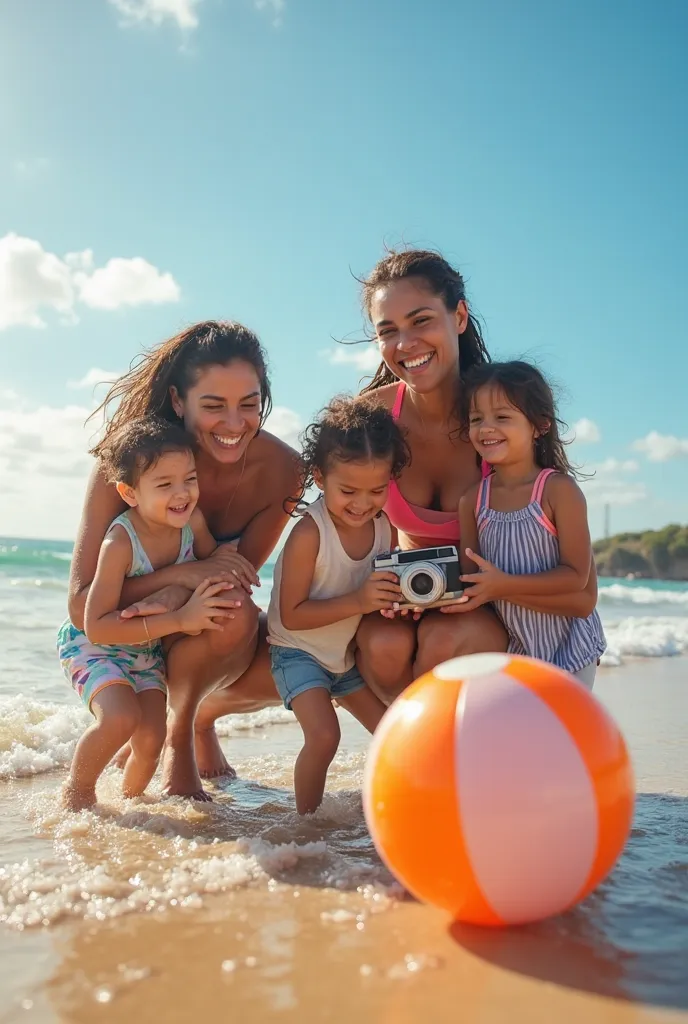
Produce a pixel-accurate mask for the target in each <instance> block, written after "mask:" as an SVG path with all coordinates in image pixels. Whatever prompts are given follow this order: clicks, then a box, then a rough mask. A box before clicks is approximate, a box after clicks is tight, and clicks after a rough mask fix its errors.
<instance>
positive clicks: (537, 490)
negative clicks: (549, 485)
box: [530, 469, 556, 505]
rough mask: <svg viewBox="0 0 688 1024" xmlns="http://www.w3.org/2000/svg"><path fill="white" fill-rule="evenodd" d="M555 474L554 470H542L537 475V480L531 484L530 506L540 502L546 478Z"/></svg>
mask: <svg viewBox="0 0 688 1024" xmlns="http://www.w3.org/2000/svg"><path fill="white" fill-rule="evenodd" d="M552 473H556V469H542V470H540V472H539V473H538V476H537V480H536V481H535V483H534V484H533V493H532V494H531V496H530V504H531V505H532V504H533V503H534V502H537V503H538V505H539V504H541V502H542V492H543V491H544V489H545V483H546V481H547V478H548V477H550V476H551V475H552Z"/></svg>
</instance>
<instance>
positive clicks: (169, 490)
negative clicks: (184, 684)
mask: <svg viewBox="0 0 688 1024" xmlns="http://www.w3.org/2000/svg"><path fill="white" fill-rule="evenodd" d="M194 447H195V442H194V440H193V438H192V437H190V436H189V435H188V434H187V433H186V432H185V431H184V430H183V429H182V428H181V427H179V426H176V425H174V424H170V423H167V422H165V421H163V420H157V419H153V418H149V419H144V420H136V421H135V422H133V423H130V424H128V425H127V426H126V427H124V428H123V429H122V430H121V431H119V432H118V433H117V435H116V436H115V438H114V439H113V440H112V442H111V444H110V445H109V447H108V449H107V450H106V451H105V452H104V453H103V455H102V457H101V463H102V469H103V472H104V473H105V475H106V476H107V479H108V480H109V481H110V482H112V483H114V484H116V487H117V491H118V493H119V495H120V497H121V498H122V499H123V500H124V501H125V502H126V503H127V505H129V506H130V508H129V510H128V511H127V512H124V513H123V514H122V515H120V516H118V517H117V518H116V519H115V520H114V522H113V523H112V525H111V526H110V529H109V530H108V532H107V534H106V536H105V539H104V541H103V544H102V547H101V550H100V555H99V558H98V568H97V570H96V575H95V578H94V580H93V583H92V584H91V587H90V590H89V593H88V599H87V601H86V614H85V622H84V630H83V631H82V630H80V629H77V628H76V626H74V625H73V624H72V623H71V622H70V621H69V620H67V621H66V622H65V623H63V625H62V627H61V628H60V631H59V634H58V640H57V649H58V654H59V658H60V662H61V664H62V668H63V670H64V673H65V675H66V676H67V679H68V680H69V681H70V683H71V684H72V686H73V687H74V689H75V690H76V692H77V693H78V695H79V697H80V698H81V699H82V701H83V702H84V704H85V705H86V707H87V708H89V710H90V711H91V713H92V714H93V716H94V718H95V722H94V723H93V724H92V725H91V726H90V727H89V728H88V729H87V730H86V732H85V733H84V735H83V736H82V737H81V739H80V740H79V742H78V744H77V747H76V750H75V752H74V758H73V760H72V765H71V769H70V772H69V778H68V780H67V783H66V785H65V787H64V791H63V799H64V805H65V807H67V808H68V809H69V810H74V811H76V810H81V809H82V808H84V807H89V806H91V805H92V804H94V803H95V801H96V792H95V788H96V782H97V781H98V778H99V777H100V775H101V773H102V771H103V769H104V768H105V766H106V765H107V763H108V762H109V761H110V759H111V758H112V757H113V755H114V754H115V753H116V752H117V751H118V750H119V749H120V747H121V746H122V745H123V744H125V743H126V742H128V741H130V742H131V755H130V757H129V758H128V760H127V763H126V767H125V770H124V780H123V791H124V795H125V797H133V796H139V795H140V794H141V793H143V791H144V789H145V788H146V786H147V785H148V783H149V782H150V780H151V778H152V777H153V773H154V772H155V769H156V767H157V763H158V758H159V757H160V752H161V750H162V747H163V743H164V741H165V712H166V693H167V690H166V686H165V662H164V659H163V648H162V644H161V638H162V637H164V636H169V635H170V634H172V633H199V632H200V631H201V630H203V629H221V626H220V625H219V624H218V623H217V622H216V620H217V619H221V618H222V617H223V615H224V614H225V613H224V612H223V609H222V601H221V600H220V599H219V597H218V595H220V593H221V592H222V591H224V590H226V588H227V585H226V584H223V583H213V582H211V581H210V580H205V581H204V582H203V583H202V584H201V585H200V586H199V587H198V588H197V589H196V591H195V592H194V593H193V594H192V596H191V597H190V598H189V600H188V601H187V602H186V604H185V605H184V606H183V607H182V608H180V609H179V611H176V612H167V613H165V614H160V615H151V616H146V617H143V618H133V619H123V618H121V616H120V614H119V612H118V608H119V604H120V599H121V596H122V587H123V584H124V580H125V579H126V578H127V577H130V576H143V575H145V574H147V573H150V572H154V571H155V570H156V569H160V568H162V567H163V566H165V565H173V564H174V563H176V562H185V561H190V560H192V559H194V558H199V559H203V558H208V556H209V555H211V554H212V552H213V551H214V550H215V547H216V542H215V540H214V538H213V537H212V536H211V534H210V531H209V530H208V527H207V526H206V523H205V520H204V518H203V515H202V513H201V512H200V510H199V509H197V508H196V503H197V502H198V482H197V479H196V466H195V461H194Z"/></svg>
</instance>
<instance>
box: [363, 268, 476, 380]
mask: <svg viewBox="0 0 688 1024" xmlns="http://www.w3.org/2000/svg"><path fill="white" fill-rule="evenodd" d="M407 278H417V279H419V280H420V281H422V282H423V283H424V284H425V285H427V287H428V288H429V289H430V291H431V292H432V294H433V295H439V296H441V297H442V300H443V302H444V304H445V306H446V307H447V309H448V310H450V311H453V310H455V309H456V307H457V306H458V304H459V302H462V301H463V302H465V301H466V286H465V283H464V279H463V277H462V276H461V274H460V273H459V271H458V270H455V269H454V267H452V266H451V264H450V263H448V262H447V260H445V258H444V257H443V256H442V255H440V253H438V252H434V251H433V250H431V249H401V250H396V249H389V250H388V251H387V254H386V256H384V257H383V259H381V260H380V261H379V262H378V263H377V264H376V265H375V266H374V267H373V270H372V271H371V273H370V275H369V276H368V277H366V278H361V279H359V280H360V284H361V287H362V296H361V298H362V304H363V309H364V312H365V314H366V316H367V317H368V320H370V307H371V304H372V301H373V295H374V294H375V291H376V289H378V288H379V287H380V286H381V285H385V284H390V283H391V282H392V281H403V280H405V279H407ZM489 361H490V355H489V353H488V351H487V348H486V346H485V342H484V340H483V336H482V332H481V330H480V324H479V323H478V320H477V318H476V317H475V315H474V314H473V313H471V312H470V310H469V313H468V323H467V325H466V330H465V331H464V332H463V334H461V335H460V337H459V375H460V376H461V378H463V376H464V374H466V373H467V372H468V371H469V370H470V369H471V367H473V366H479V365H482V364H483V363H488V362H489ZM396 380H397V378H396V377H395V376H394V374H393V373H392V371H391V370H390V369H389V368H388V367H387V366H385V364H384V363H381V364H380V366H379V367H378V369H377V370H376V372H375V375H374V377H373V379H372V380H371V382H370V384H367V385H366V387H364V388H363V389H362V391H361V394H365V393H366V392H369V391H375V390H376V389H377V388H379V387H382V386H383V385H384V384H394V383H395V382H396Z"/></svg>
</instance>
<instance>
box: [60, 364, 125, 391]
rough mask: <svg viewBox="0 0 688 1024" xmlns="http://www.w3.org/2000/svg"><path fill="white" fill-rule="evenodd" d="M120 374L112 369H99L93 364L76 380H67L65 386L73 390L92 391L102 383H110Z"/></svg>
mask: <svg viewBox="0 0 688 1024" xmlns="http://www.w3.org/2000/svg"><path fill="white" fill-rule="evenodd" d="M121 376H122V375H121V373H117V372H115V371H114V370H101V369H99V368H98V367H97V366H93V367H91V369H90V370H87V372H86V373H85V374H84V375H83V377H80V378H79V379H78V380H68V381H67V387H68V388H71V389H72V390H74V391H79V390H82V389H84V390H85V389H89V390H91V391H92V390H93V389H94V388H97V387H99V386H100V385H102V384H112V383H113V381H116V380H117V379H118V378H119V377H121Z"/></svg>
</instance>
